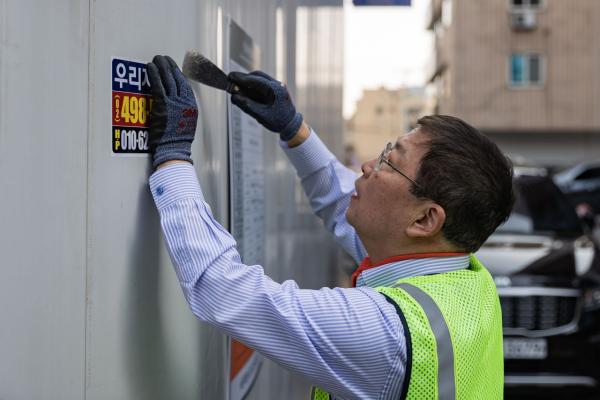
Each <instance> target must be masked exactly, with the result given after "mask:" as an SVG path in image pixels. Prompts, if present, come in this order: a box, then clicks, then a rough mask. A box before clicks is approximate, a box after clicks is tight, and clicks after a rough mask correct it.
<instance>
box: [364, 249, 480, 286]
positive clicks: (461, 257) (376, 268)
mask: <svg viewBox="0 0 600 400" xmlns="http://www.w3.org/2000/svg"><path fill="white" fill-rule="evenodd" d="M468 267H469V255H468V254H467V253H419V254H404V255H399V256H394V257H390V258H386V259H385V260H383V261H381V262H379V263H375V264H374V263H372V262H371V259H370V258H369V257H367V258H365V259H364V260H363V261H362V263H361V264H360V266H359V267H358V268H357V269H356V271H354V273H353V274H352V284H353V286H357V287H360V286H369V287H377V286H391V285H393V284H394V283H396V281H398V280H399V279H402V278H408V277H411V276H420V275H431V274H440V273H444V272H450V271H455V270H458V269H464V268H468Z"/></svg>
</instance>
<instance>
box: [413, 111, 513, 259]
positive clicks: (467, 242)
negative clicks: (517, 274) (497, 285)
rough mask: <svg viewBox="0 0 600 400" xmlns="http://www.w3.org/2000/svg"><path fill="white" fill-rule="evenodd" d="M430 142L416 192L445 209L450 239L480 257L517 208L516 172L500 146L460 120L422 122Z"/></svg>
mask: <svg viewBox="0 0 600 400" xmlns="http://www.w3.org/2000/svg"><path fill="white" fill-rule="evenodd" d="M417 127H418V128H420V131H421V132H422V133H424V134H426V135H427V136H428V138H429V142H428V145H429V148H428V150H427V152H426V153H425V155H424V156H423V158H422V160H421V165H420V167H419V171H418V173H417V178H416V181H417V183H418V184H419V187H418V188H417V187H415V185H413V186H412V187H411V192H412V193H413V194H414V195H415V196H417V197H419V198H427V199H431V200H433V201H435V202H436V203H438V204H439V205H440V206H442V207H443V208H444V211H445V212H446V221H445V223H444V226H443V228H442V233H443V234H444V237H445V238H446V239H447V240H448V241H449V242H450V243H451V244H453V245H455V246H457V247H458V248H460V249H463V250H465V251H467V252H475V251H477V250H478V249H479V248H480V247H481V245H482V244H483V243H484V242H485V241H486V239H487V238H488V237H489V236H490V235H491V234H492V233H493V232H494V231H495V230H496V228H497V227H498V225H500V224H501V223H502V222H504V221H505V220H506V219H507V218H508V216H509V214H510V212H511V210H512V206H513V203H514V201H515V200H514V198H515V195H514V192H513V183H512V180H513V169H512V164H511V162H510V160H509V159H508V158H506V157H505V156H504V155H503V154H502V152H501V151H500V149H499V148H498V146H496V144H495V143H493V142H492V141H491V140H490V139H488V138H487V137H486V136H484V135H483V134H481V132H479V131H478V130H477V129H475V128H473V127H472V126H470V125H469V124H467V123H466V122H464V121H462V120H461V119H459V118H456V117H451V116H447V115H430V116H426V117H423V118H421V119H419V121H417Z"/></svg>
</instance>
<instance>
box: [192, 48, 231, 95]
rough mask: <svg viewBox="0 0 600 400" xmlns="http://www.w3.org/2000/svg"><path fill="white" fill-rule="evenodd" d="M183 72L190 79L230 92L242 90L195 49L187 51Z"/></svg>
mask: <svg viewBox="0 0 600 400" xmlns="http://www.w3.org/2000/svg"><path fill="white" fill-rule="evenodd" d="M183 74H184V75H185V76H186V77H188V78H189V79H192V80H194V81H196V82H200V83H203V84H205V85H208V86H211V87H214V88H217V89H221V90H224V91H226V92H227V93H229V94H236V93H238V92H239V91H240V88H239V87H238V86H237V85H235V84H234V83H232V82H230V81H229V78H228V77H227V75H226V74H225V72H223V71H222V70H221V69H220V68H219V67H217V66H216V65H215V64H213V63H212V62H211V61H210V60H209V59H207V58H206V57H204V56H203V55H202V54H200V53H199V52H197V51H194V50H191V51H188V52H186V53H185V58H184V59H183Z"/></svg>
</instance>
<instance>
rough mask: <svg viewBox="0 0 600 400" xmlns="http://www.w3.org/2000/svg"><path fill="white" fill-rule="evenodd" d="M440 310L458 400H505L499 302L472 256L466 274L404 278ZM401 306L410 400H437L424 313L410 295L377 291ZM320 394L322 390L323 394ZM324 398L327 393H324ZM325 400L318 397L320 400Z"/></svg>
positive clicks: (384, 289)
mask: <svg viewBox="0 0 600 400" xmlns="http://www.w3.org/2000/svg"><path fill="white" fill-rule="evenodd" d="M398 283H408V284H410V285H413V286H416V287H418V288H419V289H421V290H423V291H424V292H426V293H427V294H428V295H429V296H430V297H431V298H432V299H433V301H434V302H435V304H436V305H437V306H438V307H439V309H440V311H441V312H442V315H443V316H444V320H445V321H446V324H447V326H448V329H449V331H450V338H451V341H452V347H453V352H454V377H455V387H456V399H458V400H463V399H464V400H467V399H486V400H487V399H502V398H503V390H504V358H503V352H502V315H501V311H500V300H499V298H498V293H497V291H496V286H495V284H494V281H493V279H492V277H491V275H490V274H489V272H488V271H487V270H486V269H485V268H484V267H483V265H481V263H480V262H479V261H478V260H477V259H476V258H475V256H473V255H471V263H470V267H469V268H468V269H463V270H458V271H452V272H446V273H443V274H434V275H425V276H417V277H411V278H405V279H401V280H399V281H398ZM376 290H377V291H378V292H380V293H382V294H385V295H386V296H388V297H389V298H391V299H392V300H393V301H394V302H396V303H397V304H398V306H399V307H400V310H402V313H403V314H404V317H405V319H406V322H407V325H408V329H409V333H410V338H411V342H412V361H411V373H410V376H407V377H406V378H405V379H409V386H408V392H407V395H406V398H407V399H410V400H413V399H415V400H416V399H418V400H422V399H437V398H438V393H437V390H438V382H437V378H438V376H437V369H438V358H437V344H436V339H435V336H434V334H433V332H432V330H431V326H430V324H429V320H428V319H427V315H426V314H425V311H424V310H423V308H421V306H420V305H419V303H417V301H416V300H415V299H414V298H412V297H411V296H410V295H409V294H408V293H407V292H406V291H404V290H403V289H400V288H394V287H378V288H376ZM319 390H320V389H319ZM321 392H323V391H321ZM321 398H322V399H327V397H320V398H319V399H321Z"/></svg>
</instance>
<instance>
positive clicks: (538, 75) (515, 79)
mask: <svg viewBox="0 0 600 400" xmlns="http://www.w3.org/2000/svg"><path fill="white" fill-rule="evenodd" d="M543 84H544V57H543V56H542V55H541V54H537V53H513V54H512V55H511V56H510V85H511V86H514V87H523V86H542V85H543Z"/></svg>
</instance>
